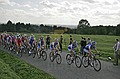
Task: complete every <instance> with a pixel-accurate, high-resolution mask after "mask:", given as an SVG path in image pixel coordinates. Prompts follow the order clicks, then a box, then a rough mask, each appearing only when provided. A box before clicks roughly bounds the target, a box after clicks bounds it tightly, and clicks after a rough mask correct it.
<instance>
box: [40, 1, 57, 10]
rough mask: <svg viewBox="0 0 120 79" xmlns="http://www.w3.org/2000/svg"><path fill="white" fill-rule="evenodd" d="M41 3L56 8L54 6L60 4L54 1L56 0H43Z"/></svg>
mask: <svg viewBox="0 0 120 79" xmlns="http://www.w3.org/2000/svg"><path fill="white" fill-rule="evenodd" d="M39 4H40V5H43V6H45V7H48V8H54V7H57V6H59V4H57V3H54V2H49V1H48V0H44V1H41V2H39Z"/></svg>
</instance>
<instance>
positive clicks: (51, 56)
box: [49, 52, 54, 62]
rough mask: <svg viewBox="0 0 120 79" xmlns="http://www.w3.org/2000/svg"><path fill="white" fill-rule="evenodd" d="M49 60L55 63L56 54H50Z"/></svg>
mask: <svg viewBox="0 0 120 79" xmlns="http://www.w3.org/2000/svg"><path fill="white" fill-rule="evenodd" d="M49 58H50V61H51V62H53V61H54V54H53V53H52V52H50V54H49Z"/></svg>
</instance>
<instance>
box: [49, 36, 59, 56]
mask: <svg viewBox="0 0 120 79" xmlns="http://www.w3.org/2000/svg"><path fill="white" fill-rule="evenodd" d="M59 49H60V46H59V42H58V39H57V38H55V39H54V42H52V43H51V44H50V50H51V52H53V54H56V52H57V51H58V50H59Z"/></svg>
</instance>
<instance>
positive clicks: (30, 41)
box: [29, 36, 35, 46]
mask: <svg viewBox="0 0 120 79" xmlns="http://www.w3.org/2000/svg"><path fill="white" fill-rule="evenodd" d="M34 41H35V38H34V37H33V36H31V37H30V40H29V43H30V46H33V43H34Z"/></svg>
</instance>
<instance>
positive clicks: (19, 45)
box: [15, 34, 23, 54]
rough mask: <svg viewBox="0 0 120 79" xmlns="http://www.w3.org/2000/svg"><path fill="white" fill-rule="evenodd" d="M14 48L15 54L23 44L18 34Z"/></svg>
mask: <svg viewBox="0 0 120 79" xmlns="http://www.w3.org/2000/svg"><path fill="white" fill-rule="evenodd" d="M15 41H16V48H17V54H18V52H19V50H20V49H19V48H20V47H22V45H23V43H22V37H21V36H20V34H17V37H16V40H15Z"/></svg>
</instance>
